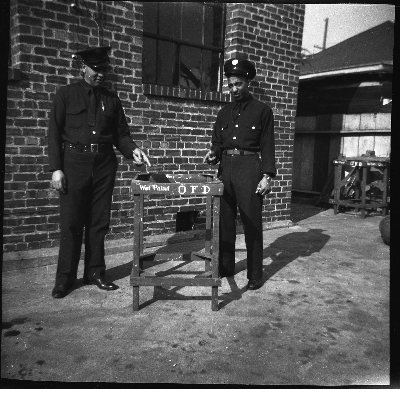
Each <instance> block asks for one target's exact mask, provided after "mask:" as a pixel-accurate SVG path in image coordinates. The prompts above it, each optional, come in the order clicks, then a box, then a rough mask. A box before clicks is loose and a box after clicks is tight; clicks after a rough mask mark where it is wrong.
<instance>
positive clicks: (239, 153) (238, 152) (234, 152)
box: [224, 149, 258, 156]
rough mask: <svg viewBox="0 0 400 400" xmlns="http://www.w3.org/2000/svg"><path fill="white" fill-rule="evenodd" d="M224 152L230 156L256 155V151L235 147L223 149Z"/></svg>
mask: <svg viewBox="0 0 400 400" xmlns="http://www.w3.org/2000/svg"><path fill="white" fill-rule="evenodd" d="M224 153H225V154H228V155H230V156H254V155H258V153H257V152H256V151H248V150H237V149H234V150H232V149H229V150H225V151H224Z"/></svg>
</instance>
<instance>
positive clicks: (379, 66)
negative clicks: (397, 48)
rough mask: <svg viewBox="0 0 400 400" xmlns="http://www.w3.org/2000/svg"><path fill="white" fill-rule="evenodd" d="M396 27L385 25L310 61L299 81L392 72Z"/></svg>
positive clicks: (303, 65)
mask: <svg viewBox="0 0 400 400" xmlns="http://www.w3.org/2000/svg"><path fill="white" fill-rule="evenodd" d="M393 46H394V23H393V22H391V21H386V22H384V23H382V24H380V25H377V26H375V27H373V28H371V29H368V30H366V31H364V32H361V33H359V34H358V35H356V36H353V37H351V38H349V39H346V40H344V41H343V42H340V43H338V44H336V45H334V46H332V47H329V48H327V49H325V50H322V51H321V52H319V53H317V54H314V55H313V56H311V57H307V58H306V59H305V60H304V62H303V64H302V65H301V68H300V79H307V78H308V79H312V78H316V77H322V76H331V75H338V74H346V73H360V72H372V71H379V70H385V71H388V70H393Z"/></svg>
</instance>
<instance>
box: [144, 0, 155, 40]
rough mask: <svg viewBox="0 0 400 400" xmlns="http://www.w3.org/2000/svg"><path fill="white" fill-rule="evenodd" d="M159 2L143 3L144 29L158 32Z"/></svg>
mask: <svg viewBox="0 0 400 400" xmlns="http://www.w3.org/2000/svg"><path fill="white" fill-rule="evenodd" d="M157 10H158V3H150V2H149V3H148V2H144V3H143V31H144V32H150V33H157V25H158V16H157V15H158V12H157Z"/></svg>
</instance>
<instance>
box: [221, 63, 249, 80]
mask: <svg viewBox="0 0 400 400" xmlns="http://www.w3.org/2000/svg"><path fill="white" fill-rule="evenodd" d="M224 73H225V75H226V76H228V75H243V76H245V77H246V78H247V79H253V78H254V77H255V76H256V67H255V66H254V64H253V63H252V62H250V61H249V60H238V59H237V58H231V59H230V60H228V61H226V62H225V65H224Z"/></svg>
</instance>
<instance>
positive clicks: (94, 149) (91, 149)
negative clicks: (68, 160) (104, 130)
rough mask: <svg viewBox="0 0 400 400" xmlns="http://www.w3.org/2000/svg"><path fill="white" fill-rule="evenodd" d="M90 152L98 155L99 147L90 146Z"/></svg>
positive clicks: (96, 145)
mask: <svg viewBox="0 0 400 400" xmlns="http://www.w3.org/2000/svg"><path fill="white" fill-rule="evenodd" d="M90 151H91V152H92V153H98V152H99V145H98V144H97V143H95V144H91V145H90Z"/></svg>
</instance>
